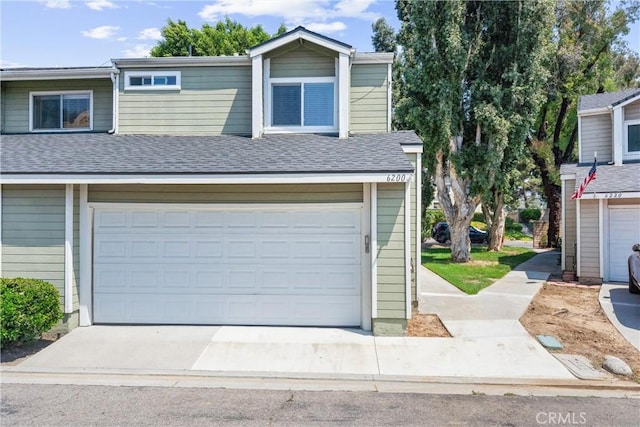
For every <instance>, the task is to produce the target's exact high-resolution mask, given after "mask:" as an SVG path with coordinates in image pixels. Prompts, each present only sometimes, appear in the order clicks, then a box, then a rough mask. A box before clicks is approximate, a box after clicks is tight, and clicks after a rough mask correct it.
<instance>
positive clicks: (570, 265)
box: [562, 179, 576, 271]
mask: <svg viewBox="0 0 640 427" xmlns="http://www.w3.org/2000/svg"><path fill="white" fill-rule="evenodd" d="M563 183H564V185H565V196H564V203H563V208H564V224H563V230H564V240H563V242H562V250H563V253H564V257H565V270H568V271H572V270H573V269H574V265H575V262H576V258H575V257H576V201H575V200H571V195H572V194H573V189H574V187H575V185H576V181H575V180H574V179H571V180H567V181H563Z"/></svg>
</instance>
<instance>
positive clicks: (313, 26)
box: [305, 21, 347, 33]
mask: <svg viewBox="0 0 640 427" xmlns="http://www.w3.org/2000/svg"><path fill="white" fill-rule="evenodd" d="M305 28H307V29H308V30H310V31H315V32H316V33H337V32H339V31H344V30H346V29H347V26H346V25H345V24H344V22H340V21H335V22H311V23H309V24H307V25H306V26H305Z"/></svg>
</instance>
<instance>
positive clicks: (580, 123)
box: [578, 116, 582, 163]
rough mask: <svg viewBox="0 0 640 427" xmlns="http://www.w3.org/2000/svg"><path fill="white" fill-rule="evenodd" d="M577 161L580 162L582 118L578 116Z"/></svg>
mask: <svg viewBox="0 0 640 427" xmlns="http://www.w3.org/2000/svg"><path fill="white" fill-rule="evenodd" d="M578 163H582V118H581V117H580V116H578Z"/></svg>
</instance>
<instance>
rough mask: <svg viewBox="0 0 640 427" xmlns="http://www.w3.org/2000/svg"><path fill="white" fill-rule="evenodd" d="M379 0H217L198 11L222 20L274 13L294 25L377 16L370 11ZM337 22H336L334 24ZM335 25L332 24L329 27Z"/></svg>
mask: <svg viewBox="0 0 640 427" xmlns="http://www.w3.org/2000/svg"><path fill="white" fill-rule="evenodd" d="M375 1H376V0H340V1H339V2H335V1H330V0H270V1H265V0H247V1H238V0H215V2H214V3H213V4H209V5H207V6H205V7H204V8H202V10H201V11H200V12H199V13H198V15H199V16H200V17H201V18H202V19H204V20H206V21H218V20H220V19H222V18H224V16H226V15H244V16H248V17H257V16H273V17H277V18H282V19H284V21H285V22H286V23H287V24H290V25H291V26H295V25H305V24H308V23H310V22H316V21H318V20H321V21H322V22H324V21H326V20H329V19H338V18H356V19H364V20H369V21H370V20H374V19H376V18H378V17H379V14H377V13H375V12H370V11H368V9H369V6H371V5H372V4H373V3H375ZM334 25H335V24H334ZM329 28H331V27H329Z"/></svg>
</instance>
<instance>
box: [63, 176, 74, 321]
mask: <svg viewBox="0 0 640 427" xmlns="http://www.w3.org/2000/svg"><path fill="white" fill-rule="evenodd" d="M64 312H65V313H67V314H69V313H73V184H66V185H65V204H64Z"/></svg>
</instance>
